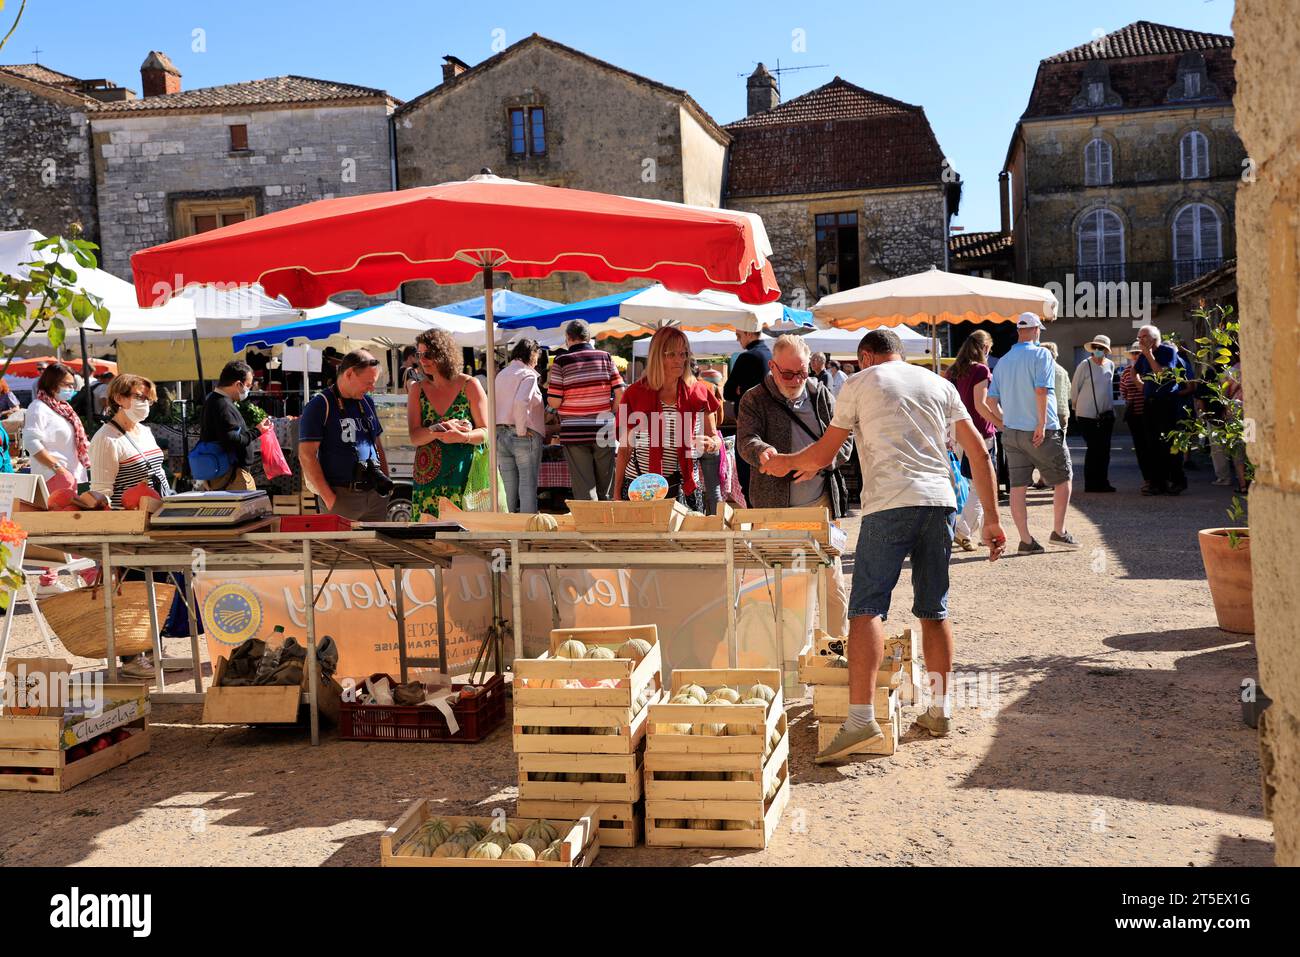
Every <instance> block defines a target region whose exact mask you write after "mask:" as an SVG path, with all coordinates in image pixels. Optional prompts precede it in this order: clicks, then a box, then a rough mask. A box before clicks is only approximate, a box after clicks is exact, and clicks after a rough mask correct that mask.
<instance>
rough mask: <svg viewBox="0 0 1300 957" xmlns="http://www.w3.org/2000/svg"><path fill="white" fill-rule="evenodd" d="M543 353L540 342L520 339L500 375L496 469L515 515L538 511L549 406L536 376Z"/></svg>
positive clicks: (497, 392) (539, 378)
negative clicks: (540, 471)
mask: <svg viewBox="0 0 1300 957" xmlns="http://www.w3.org/2000/svg"><path fill="white" fill-rule="evenodd" d="M541 353H542V347H541V346H540V345H538V344H537V340H535V339H520V340H519V341H518V342H516V343H515V345H514V348H512V349H511V350H510V364H509V365H507V366H506V367H505V368H504V369H502V370H501V371H500V372H498V373H497V381H496V409H497V435H496V442H497V468H498V469H499V470H500V472H501V481H502V482H503V483H504V484H505V487H506V501H507V503H509V506H510V511H512V512H528V513H532V512H536V511H537V476H538V472H539V470H540V469H541V466H542V445H543V443H544V442H545V441H546V414H545V408H546V405H545V403H544V402H543V401H542V390H541V385H540V383H541V377H540V376H539V375H538V374H537V359H538V357H539V356H540V355H541Z"/></svg>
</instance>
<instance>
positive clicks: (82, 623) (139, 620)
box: [38, 582, 176, 658]
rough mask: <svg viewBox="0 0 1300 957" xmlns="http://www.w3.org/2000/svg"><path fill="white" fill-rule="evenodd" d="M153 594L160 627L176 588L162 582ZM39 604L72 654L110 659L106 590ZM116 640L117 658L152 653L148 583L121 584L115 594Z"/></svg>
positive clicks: (90, 590) (76, 593) (84, 591)
mask: <svg viewBox="0 0 1300 957" xmlns="http://www.w3.org/2000/svg"><path fill="white" fill-rule="evenodd" d="M154 593H155V596H156V598H157V601H158V624H159V626H161V625H162V623H163V622H164V621H166V620H167V612H168V610H169V609H170V608H171V603H172V596H173V595H174V594H175V593H176V586H174V585H164V584H162V583H161V582H159V583H158V584H156V585H154ZM38 604H39V606H40V610H41V614H43V615H44V616H45V620H46V621H47V622H49V624H50V628H52V629H53V630H54V633H55V634H56V635H58V636H59V640H60V641H62V642H63V647H65V648H67V649H68V651H69V652H71V653H72V654H74V655H76V656H78V657H80V658H104V657H106V656H107V655H108V637H107V636H106V635H105V634H104V589H103V588H100V587H94V588H74V589H73V590H72V591H68V592H61V593H60V594H57V595H49V596H47V597H43V598H41V599H40V600H39V602H38ZM113 637H114V639H115V640H114V642H113V644H114V647H113V652H114V654H117V655H138V654H140V653H141V652H145V651H152V650H153V625H152V624H151V623H150V621H149V593H148V583H146V582H119V583H118V586H117V589H116V590H115V591H114V592H113Z"/></svg>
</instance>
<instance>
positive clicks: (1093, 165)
mask: <svg viewBox="0 0 1300 957" xmlns="http://www.w3.org/2000/svg"><path fill="white" fill-rule="evenodd" d="M1110 157H1111V151H1110V144H1109V143H1108V142H1106V141H1105V140H1103V139H1100V138H1099V139H1095V140H1092V141H1091V142H1090V143H1088V145H1087V146H1085V147H1084V148H1083V182H1084V185H1085V186H1109V185H1110V183H1111V181H1112V175H1111V169H1112V167H1111V159H1110Z"/></svg>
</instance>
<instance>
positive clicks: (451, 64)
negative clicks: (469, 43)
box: [442, 53, 469, 83]
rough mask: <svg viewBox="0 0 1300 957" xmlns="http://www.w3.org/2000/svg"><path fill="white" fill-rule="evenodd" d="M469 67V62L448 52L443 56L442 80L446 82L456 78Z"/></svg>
mask: <svg viewBox="0 0 1300 957" xmlns="http://www.w3.org/2000/svg"><path fill="white" fill-rule="evenodd" d="M468 69H469V64H468V63H466V62H465V61H464V60H462V59H460V58H459V57H454V56H452V55H451V54H450V53H448V54H447V55H446V56H444V57H443V58H442V82H443V83H446V82H447V81H448V80H454V79H455V78H456V77H458V76H460V75H461V74H462V73H464V72H465V71H466V70H468Z"/></svg>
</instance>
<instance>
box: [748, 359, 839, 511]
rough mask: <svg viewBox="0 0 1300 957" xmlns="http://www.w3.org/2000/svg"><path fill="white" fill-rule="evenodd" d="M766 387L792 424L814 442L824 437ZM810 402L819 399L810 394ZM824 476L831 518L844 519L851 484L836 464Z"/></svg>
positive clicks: (824, 471) (768, 386)
mask: <svg viewBox="0 0 1300 957" xmlns="http://www.w3.org/2000/svg"><path fill="white" fill-rule="evenodd" d="M764 385H766V386H767V390H768V395H771V396H772V398H773V399H775V400H776V405H777V408H779V409H780V410H781V411H782V412H784V413H785V414H786V415H787V416H788V417H789V419H790V421H791V422H793V423H794V424H795V425H797V426H799V428H801V429H803V431H804V434H805V435H807V436H808V437H809V438H810V439H812V440H813V441H814V442H816V441H818V440H820V439H821V437H822V436H821V435H817V434H816V433H815V432H813V430H812V429H810V428H808V423H806V422H805V421H804V420H803V419H801V418H799V416H797V415H795V414H794V412H792V411H791V410H790V407H789V406H788V405H786V404H785V402H784V401H782V399H781V396H779V395H776V394H774V393H773V392H772V387H771V385H770V384H768V383H764ZM819 385H820V383H819ZM808 401H809V402H813V403H816V401H817V397H816V396H815V395H813V394H812V393H811V392H809V393H808ZM815 408H816V405H815V404H814V409H815ZM825 434H826V432H825V430H823V431H822V435H825ZM822 475H824V476H826V482H827V486H828V491H829V492H830V496H831V506H832V507H831V513H832V514H831V518H832V519H838V518H843V517H844V515H845V513H846V512H847V511H848V501H849V483H848V481H847V480H846V479H845V478H844V474H843V473H842V472H841V471H840V469H839V467H838V466H836V465H835V464H834V463H832V464H831V465H830V466H829V467H827V468H825V469H823V470H822ZM836 512H838V513H839V514H838V515H837V514H835V513H836Z"/></svg>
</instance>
